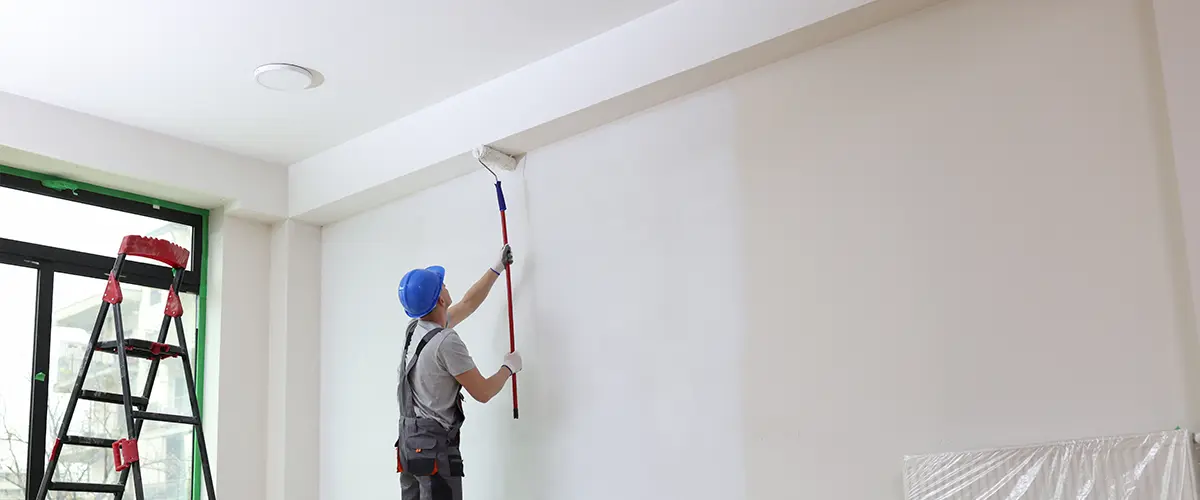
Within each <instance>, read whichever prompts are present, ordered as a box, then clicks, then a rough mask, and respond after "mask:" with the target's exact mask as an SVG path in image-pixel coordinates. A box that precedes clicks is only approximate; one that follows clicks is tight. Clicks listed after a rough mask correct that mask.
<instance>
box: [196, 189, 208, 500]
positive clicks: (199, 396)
mask: <svg viewBox="0 0 1200 500" xmlns="http://www.w3.org/2000/svg"><path fill="white" fill-rule="evenodd" d="M200 232H201V234H203V235H204V240H203V242H201V245H204V248H203V250H204V251H203V252H202V253H201V258H200V262H199V268H200V293H199V296H198V297H197V300H198V301H199V302H200V303H199V304H197V305H196V314H199V315H200V316H199V317H197V318H196V345H197V346H204V345H207V342H206V337H205V332H206V331H208V329H207V326H208V300H207V298H206V297H208V252H209V251H210V249H211V248H212V245H209V244H208V241H209V236H210V235H209V233H208V213H204V214H202V215H201V219H200ZM205 350H206V349H202V348H197V349H196V401H197V404H199V405H200V418H201V420H203V419H204V351H205ZM209 458H212V457H209ZM202 486H204V473H203V471H202V470H201V469H200V441H199V440H198V439H197V438H196V435H195V434H192V500H200V499H201V498H203V497H202V496H200V489H201V487H202Z"/></svg>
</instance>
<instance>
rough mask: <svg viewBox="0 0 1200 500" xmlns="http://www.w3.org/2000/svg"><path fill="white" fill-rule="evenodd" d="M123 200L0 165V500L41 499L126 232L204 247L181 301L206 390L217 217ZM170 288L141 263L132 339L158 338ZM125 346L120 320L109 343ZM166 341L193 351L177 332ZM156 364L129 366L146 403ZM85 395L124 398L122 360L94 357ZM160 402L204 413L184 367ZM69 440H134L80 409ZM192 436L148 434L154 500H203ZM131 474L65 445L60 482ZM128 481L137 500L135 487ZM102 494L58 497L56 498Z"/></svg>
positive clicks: (127, 279)
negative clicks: (205, 285) (209, 276)
mask: <svg viewBox="0 0 1200 500" xmlns="http://www.w3.org/2000/svg"><path fill="white" fill-rule="evenodd" d="M115 194H118V193H114V192H112V191H110V190H107V189H104V188H98V187H93V186H77V185H73V184H70V183H62V182H53V181H52V180H50V179H47V178H45V177H44V176H41V175H39V174H33V173H29V172H22V171H17V170H14V169H10V168H7V167H3V166H0V213H3V214H5V215H4V216H3V218H2V222H0V391H2V392H0V500H17V499H21V500H26V499H32V498H33V497H34V495H35V494H36V489H37V487H38V485H39V483H40V482H41V479H42V476H43V475H44V472H45V465H46V462H47V460H48V458H49V450H50V449H51V448H52V446H53V443H54V441H55V439H57V437H58V436H57V433H58V426H59V424H60V422H61V419H62V416H63V415H62V414H63V411H64V409H65V407H66V404H67V401H68V400H69V398H70V393H71V389H72V387H73V385H74V383H75V377H76V374H77V373H78V371H79V369H80V368H81V367H82V362H83V355H84V351H85V349H86V347H87V342H88V339H89V336H90V333H91V330H92V326H93V324H94V323H95V321H96V316H97V313H98V312H99V308H100V304H101V295H102V294H103V292H104V286H105V280H106V279H107V275H108V273H109V271H110V270H111V269H112V267H113V264H114V262H115V256H116V251H117V248H118V246H119V244H120V242H121V238H123V237H124V236H126V235H130V234H137V235H143V236H153V237H156V238H162V239H166V240H169V241H172V242H173V243H175V244H178V245H180V246H183V247H185V248H188V249H189V250H190V251H191V261H190V262H189V267H188V271H187V272H185V273H184V276H183V281H182V284H181V286H180V289H179V291H180V298H181V299H182V301H183V307H184V315H183V318H182V319H183V324H184V342H185V343H186V345H187V348H188V351H189V352H190V353H191V356H190V361H191V362H192V369H193V371H194V373H195V374H196V380H197V381H199V380H202V369H203V363H202V361H201V360H202V359H203V346H202V345H201V344H202V343H203V331H202V329H201V324H200V322H199V321H198V318H201V317H202V316H203V313H204V311H203V301H202V300H201V299H202V297H201V295H200V290H201V282H202V281H203V271H204V253H203V250H204V245H203V243H204V238H205V236H206V235H205V234H204V233H203V229H204V221H205V218H206V216H207V212H205V211H202V210H197V209H191V208H188V207H181V206H177V205H171V204H169V203H165V202H155V201H153V200H144V199H142V200H139V199H138V198H137V197H136V196H133V195H124V197H121V196H115ZM171 279H172V274H171V270H170V269H169V268H167V267H166V266H164V265H162V264H159V263H156V262H153V261H150V260H147V259H140V258H132V257H131V258H129V259H128V261H127V262H126V264H125V266H124V267H123V269H122V276H121V283H122V286H121V289H122V292H123V295H124V300H123V302H122V311H121V313H122V315H121V319H122V323H123V326H124V330H125V333H126V335H127V336H128V337H129V338H139V339H150V340H156V337H157V335H158V331H159V327H160V325H161V322H162V318H163V308H164V307H165V303H166V298H167V294H166V290H167V289H168V288H169V287H170V285H171ZM112 339H115V330H114V323H113V313H112V312H111V311H110V312H109V314H108V318H107V319H106V322H105V325H104V328H103V329H102V331H101V340H112ZM167 343H169V344H179V343H180V342H179V340H178V339H177V334H176V332H175V329H174V327H172V328H171V329H170V330H169V331H168V337H167ZM149 367H150V363H149V362H148V361H144V360H139V359H136V358H131V359H130V364H129V370H130V384H131V390H132V391H133V393H134V394H139V393H140V392H141V391H142V390H143V388H144V386H145V383H146V380H147V375H148V371H149ZM84 388H85V389H90V390H98V391H103V392H109V393H120V392H121V387H120V374H119V368H118V363H117V358H116V357H115V356H105V355H96V356H93V358H92V365H91V367H90V369H89V370H88V374H87V379H86V381H85V383H84ZM197 392H199V388H198V390H197ZM198 395H199V394H198ZM150 401H151V404H150V407H149V408H148V409H147V410H148V411H151V412H157V413H169V414H177V415H189V414H190V413H191V407H190V398H189V395H188V392H187V384H186V383H185V380H184V376H183V372H182V366H181V364H180V362H179V361H178V360H177V359H175V360H166V361H164V362H162V363H161V364H160V365H159V369H158V374H157V377H156V378H155V381H154V387H153V389H152V396H151V398H150ZM70 434H71V435H76V436H87V437H104V438H110V439H119V438H123V437H127V434H128V431H127V429H126V428H125V423H124V410H123V408H122V407H121V406H120V405H113V404H107V403H100V402H92V401H85V400H81V401H79V403H78V404H77V406H76V409H75V414H74V417H73V418H72V420H71V433H70ZM193 438H194V437H193V431H192V428H191V427H190V426H186V425H179V424H170V423H161V422H146V423H145V424H144V427H143V428H142V431H141V434H140V437H139V441H138V444H139V452H140V455H141V460H140V463H141V468H142V477H143V484H144V486H145V492H146V495H147V498H156V499H164V500H191V498H193V492H194V491H196V490H195V488H194V485H195V482H194V476H195V474H194V471H195V467H194V464H193V460H192V458H193V457H192V443H193ZM118 477H119V474H118V473H117V472H116V471H115V470H114V467H113V463H112V451H111V450H105V449H102V448H87V447H78V446H64V448H63V450H62V452H61V454H60V456H59V462H58V466H57V467H56V469H55V477H54V480H55V481H59V482H85V483H110V484H113V483H116V482H117V481H118ZM127 484H128V486H129V487H130V490H127V492H128V494H129V495H130V497H129V498H132V491H131V489H132V484H133V481H132V479H131V480H130V481H128V483H127ZM94 496H95V494H92V493H71V492H51V493H50V494H49V495H48V497H47V498H50V499H55V500H83V499H89V500H90V499H92V498H94ZM101 496H111V495H101Z"/></svg>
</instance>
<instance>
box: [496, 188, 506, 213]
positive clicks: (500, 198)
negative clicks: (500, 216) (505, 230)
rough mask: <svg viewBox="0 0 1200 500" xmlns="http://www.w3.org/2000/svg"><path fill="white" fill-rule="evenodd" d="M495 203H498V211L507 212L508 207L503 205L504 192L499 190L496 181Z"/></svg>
mask: <svg viewBox="0 0 1200 500" xmlns="http://www.w3.org/2000/svg"><path fill="white" fill-rule="evenodd" d="M496 201H498V202H500V211H501V212H503V211H505V210H508V205H505V204H504V190H503V189H500V181H496Z"/></svg>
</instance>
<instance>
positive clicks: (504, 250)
mask: <svg viewBox="0 0 1200 500" xmlns="http://www.w3.org/2000/svg"><path fill="white" fill-rule="evenodd" d="M512 263H513V254H512V247H510V246H508V245H504V246H503V247H501V248H500V260H498V261H496V265H494V266H492V272H494V273H496V274H504V269H505V266H506V265H507V264H512Z"/></svg>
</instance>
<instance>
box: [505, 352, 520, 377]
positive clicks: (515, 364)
mask: <svg viewBox="0 0 1200 500" xmlns="http://www.w3.org/2000/svg"><path fill="white" fill-rule="evenodd" d="M504 367H505V368H508V371H509V372H511V373H512V374H513V375H516V374H517V372H520V371H521V353H519V352H516V351H513V352H510V353H508V354H505V355H504Z"/></svg>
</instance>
